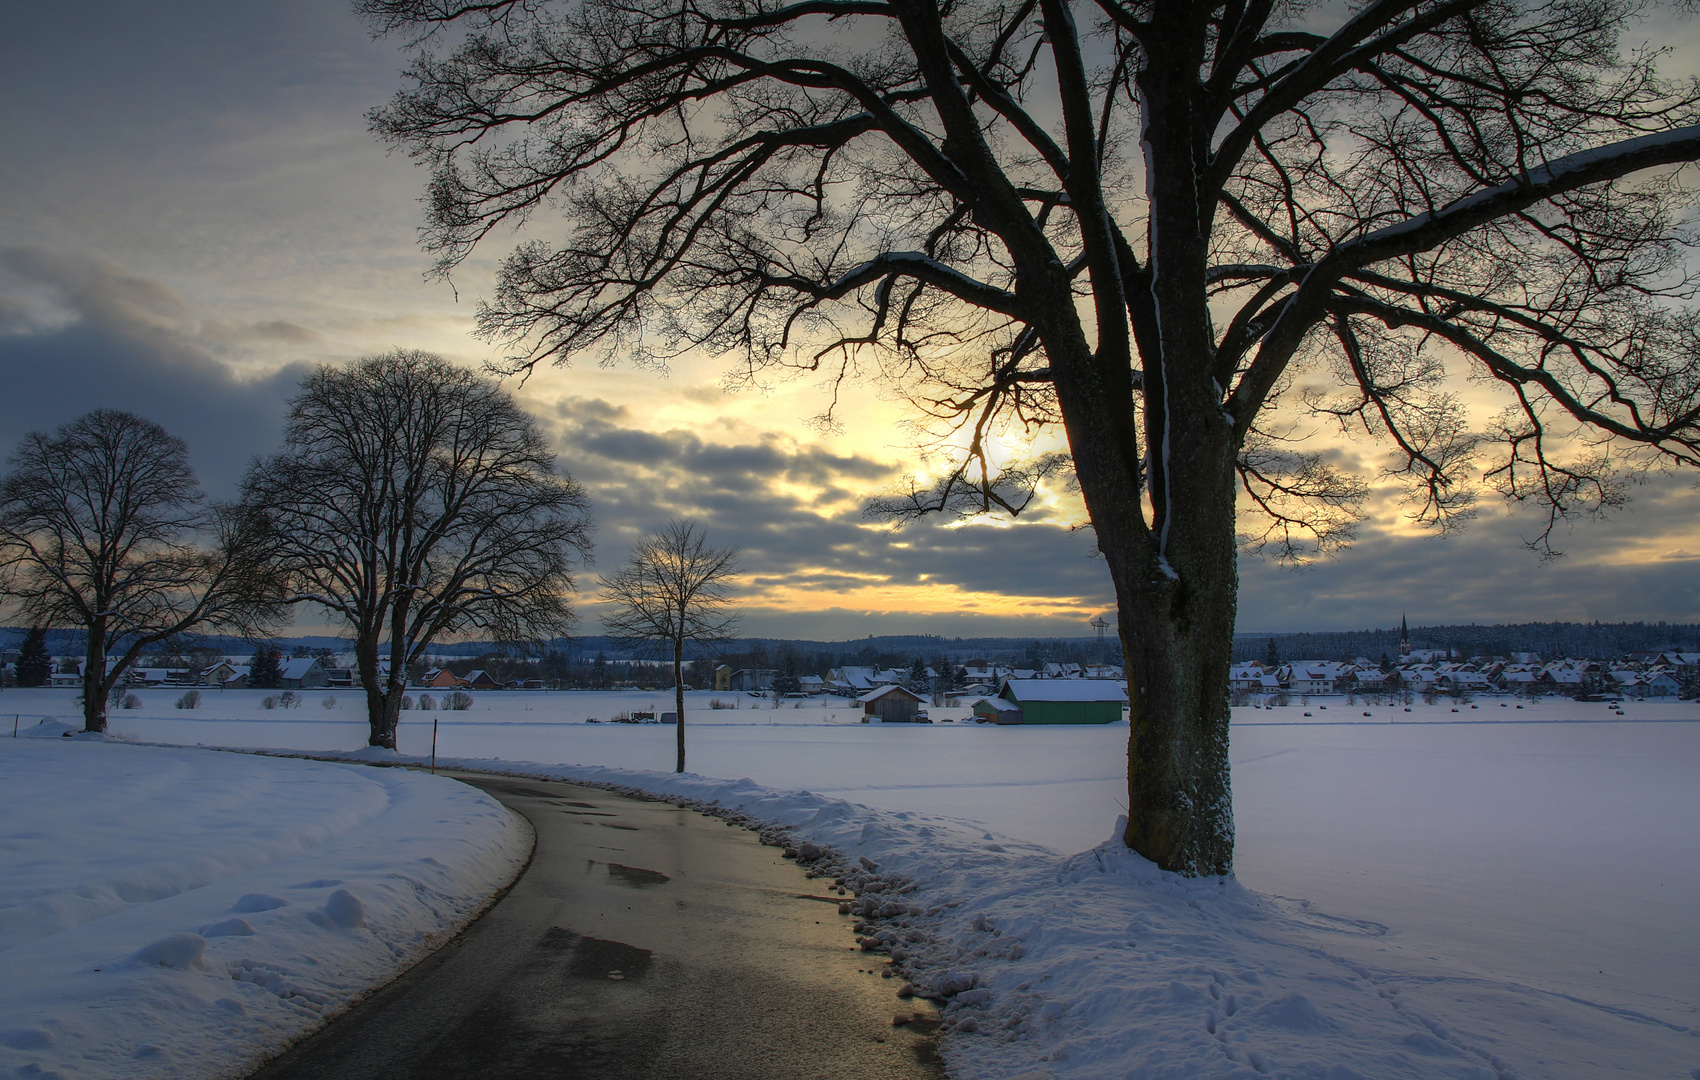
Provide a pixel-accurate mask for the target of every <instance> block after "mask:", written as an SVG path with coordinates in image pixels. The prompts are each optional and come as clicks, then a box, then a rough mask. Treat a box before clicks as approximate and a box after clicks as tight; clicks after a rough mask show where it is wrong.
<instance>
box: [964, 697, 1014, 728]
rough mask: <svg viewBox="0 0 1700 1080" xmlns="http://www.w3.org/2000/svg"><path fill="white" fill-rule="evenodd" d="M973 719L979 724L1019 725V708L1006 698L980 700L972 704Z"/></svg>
mask: <svg viewBox="0 0 1700 1080" xmlns="http://www.w3.org/2000/svg"><path fill="white" fill-rule="evenodd" d="M974 719H976V720H978V721H980V722H981V723H992V724H1019V723H1021V706H1019V705H1017V704H1016V703H1015V702H1013V701H1010V700H1009V699H1008V698H997V697H993V698H981V699H980V700H979V701H976V702H975V703H974Z"/></svg>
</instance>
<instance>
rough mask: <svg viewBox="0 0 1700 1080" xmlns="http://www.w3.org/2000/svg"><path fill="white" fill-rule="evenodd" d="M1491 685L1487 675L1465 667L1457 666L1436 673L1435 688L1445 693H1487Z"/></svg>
mask: <svg viewBox="0 0 1700 1080" xmlns="http://www.w3.org/2000/svg"><path fill="white" fill-rule="evenodd" d="M1491 685H1493V684H1491V682H1489V680H1487V677H1486V675H1482V674H1481V672H1476V670H1470V668H1465V667H1455V668H1452V670H1445V672H1438V674H1436V675H1435V689H1436V691H1440V692H1443V694H1464V692H1469V694H1486V692H1487V691H1489V689H1491Z"/></svg>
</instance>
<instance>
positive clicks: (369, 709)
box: [354, 640, 401, 750]
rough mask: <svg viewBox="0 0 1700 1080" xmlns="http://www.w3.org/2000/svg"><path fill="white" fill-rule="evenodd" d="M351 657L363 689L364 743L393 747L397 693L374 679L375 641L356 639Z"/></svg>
mask: <svg viewBox="0 0 1700 1080" xmlns="http://www.w3.org/2000/svg"><path fill="white" fill-rule="evenodd" d="M354 658H355V662H356V663H357V664H359V666H360V688H361V689H362V690H364V691H365V692H366V726H367V728H368V732H367V736H366V745H367V746H382V747H384V748H385V749H388V750H394V749H395V732H396V726H397V725H398V724H399V723H400V720H401V695H400V694H386V693H385V692H384V689H385V688H384V683H383V682H380V681H379V679H378V643H377V641H376V640H372V641H364V640H356V641H355V643H354ZM386 681H387V680H386Z"/></svg>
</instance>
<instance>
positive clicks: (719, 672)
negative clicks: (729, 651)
mask: <svg viewBox="0 0 1700 1080" xmlns="http://www.w3.org/2000/svg"><path fill="white" fill-rule="evenodd" d="M714 688H715V689H716V690H718V691H720V692H722V693H724V692H727V691H730V690H731V689H732V665H731V664H716V665H714Z"/></svg>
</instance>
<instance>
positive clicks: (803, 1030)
mask: <svg viewBox="0 0 1700 1080" xmlns="http://www.w3.org/2000/svg"><path fill="white" fill-rule="evenodd" d="M458 775H459V778H460V779H463V780H465V781H467V782H468V783H472V784H475V785H477V786H478V787H480V788H483V789H484V790H485V791H488V792H489V793H490V794H492V795H494V796H495V797H496V798H498V799H500V800H501V801H502V802H503V803H505V804H506V805H507V806H509V807H511V808H513V809H514V810H516V811H518V812H519V813H521V814H523V815H525V817H526V818H527V819H528V820H530V821H531V823H532V825H533V827H534V828H535V829H536V830H537V849H536V853H535V855H534V856H533V858H532V861H531V866H530V867H529V868H528V869H527V870H526V872H525V873H524V874H523V875H522V876H521V877H520V879H519V880H518V881H517V882H516V883H515V884H514V886H513V888H512V889H511V890H510V891H509V892H508V894H507V896H506V897H504V898H503V899H502V901H501V902H500V903H498V904H497V905H496V906H495V907H493V908H491V910H490V911H489V912H488V913H487V914H486V915H485V916H484V917H483V918H482V919H480V920H479V921H478V922H476V923H474V924H473V925H472V926H471V927H470V928H469V929H468V930H467V932H466V933H465V934H463V935H461V936H460V937H459V938H457V939H455V941H453V942H452V943H450V944H449V945H447V946H445V947H444V948H443V949H441V950H440V951H438V952H437V953H436V954H435V955H433V956H432V957H430V958H429V959H427V960H425V961H423V962H422V963H420V964H419V965H417V966H416V967H414V968H413V969H412V970H411V971H409V972H408V973H407V974H405V975H403V976H402V977H401V978H400V979H397V980H396V981H395V982H394V983H391V984H390V985H389V986H387V987H385V988H384V989H383V990H381V991H379V992H378V993H376V994H374V995H373V996H372V997H371V998H370V999H368V1000H367V1001H365V1002H364V1003H362V1004H361V1005H360V1006H359V1007H357V1008H355V1009H354V1010H352V1011H350V1012H349V1013H348V1014H346V1015H345V1016H343V1017H341V1018H340V1019H338V1020H336V1021H335V1022H333V1023H332V1024H330V1025H329V1026H328V1027H326V1028H325V1029H324V1030H323V1031H321V1032H320V1033H319V1034H317V1035H315V1036H313V1037H312V1038H310V1039H308V1040H306V1041H305V1042H303V1043H301V1044H300V1045H299V1046H297V1047H296V1048H295V1049H293V1050H291V1051H290V1052H289V1053H288V1054H286V1055H284V1056H283V1057H281V1058H279V1059H277V1060H276V1061H274V1062H272V1063H271V1064H270V1065H268V1066H267V1067H266V1068H264V1069H262V1070H261V1071H259V1072H258V1073H255V1074H254V1076H253V1078H252V1080H309V1078H324V1080H330V1078H335V1080H363V1078H373V1080H376V1078H380V1077H382V1078H384V1080H404V1078H406V1080H427V1078H430V1080H458V1078H463V1077H465V1078H471V1077H478V1078H481V1080H504V1078H519V1077H524V1078H526V1080H543V1078H562V1080H576V1078H580V1077H583V1078H592V1077H594V1078H597V1080H628V1078H629V1080H640V1078H641V1080H668V1078H680V1080H685V1078H691V1080H698V1078H705V1080H706V1078H717V1077H725V1078H727V1080H764V1078H773V1080H781V1078H783V1080H808V1078H813V1077H820V1078H823V1080H825V1078H828V1077H830V1078H832V1080H863V1078H867V1080H874V1078H880V1080H886V1078H891V1080H896V1078H926V1080H942V1078H943V1076H944V1070H943V1068H942V1066H941V1065H940V1064H939V1062H938V1056H937V1051H936V1049H935V1042H936V1040H935V1038H934V1034H933V1033H934V1032H935V1031H936V1029H937V1022H936V1020H935V1019H931V1017H932V1016H933V1015H934V1014H931V1013H928V1014H927V1015H928V1017H929V1019H927V1020H923V1021H921V1022H919V1023H915V1024H910V1025H906V1026H903V1027H893V1026H892V1018H893V1017H894V1016H895V1015H897V1014H898V1013H913V1012H915V1011H917V1009H919V1008H924V1007H925V1006H923V1005H922V1003H920V1002H916V1003H914V1004H913V1005H911V1003H909V1002H905V1001H900V1000H899V999H898V998H897V997H896V995H895V991H896V988H897V985H898V983H897V981H896V980H893V979H888V978H883V977H881V976H880V975H879V974H878V972H877V971H876V972H875V973H873V974H869V973H867V971H866V970H865V969H868V968H878V967H879V966H880V965H881V964H882V963H883V961H881V960H879V959H877V958H875V957H873V956H871V955H870V954H866V953H863V952H861V951H860V950H859V949H854V948H851V946H852V944H853V938H852V935H851V934H850V932H849V930H848V924H849V923H850V921H851V920H850V919H849V917H847V916H840V915H839V914H838V909H837V907H836V905H835V904H834V903H827V902H822V901H820V900H810V899H803V898H801V897H802V896H803V895H804V894H808V893H811V892H812V893H815V894H818V895H825V894H827V893H828V891H829V890H828V889H827V888H825V887H824V882H817V881H810V880H806V879H805V878H804V877H803V875H802V873H801V872H800V871H799V870H798V869H797V868H796V866H795V865H794V864H792V863H789V862H787V861H786V860H784V859H782V858H780V855H779V851H778V849H776V848H770V847H763V846H762V845H761V844H760V843H758V842H757V840H756V836H755V834H754V833H752V832H750V831H748V830H746V829H741V828H733V827H729V826H727V825H726V824H725V823H723V822H721V821H720V820H719V819H716V818H711V817H707V816H705V815H702V814H698V813H695V812H693V811H689V810H682V809H680V808H678V807H675V806H671V805H669V804H667V803H660V802H647V801H644V800H640V799H633V798H628V797H625V796H620V795H614V794H611V793H609V792H605V791H601V790H598V789H594V788H585V787H578V786H575V785H572V784H565V783H556V782H551V781H542V780H521V779H514V778H508V777H494V776H481V775H474V774H458Z"/></svg>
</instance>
